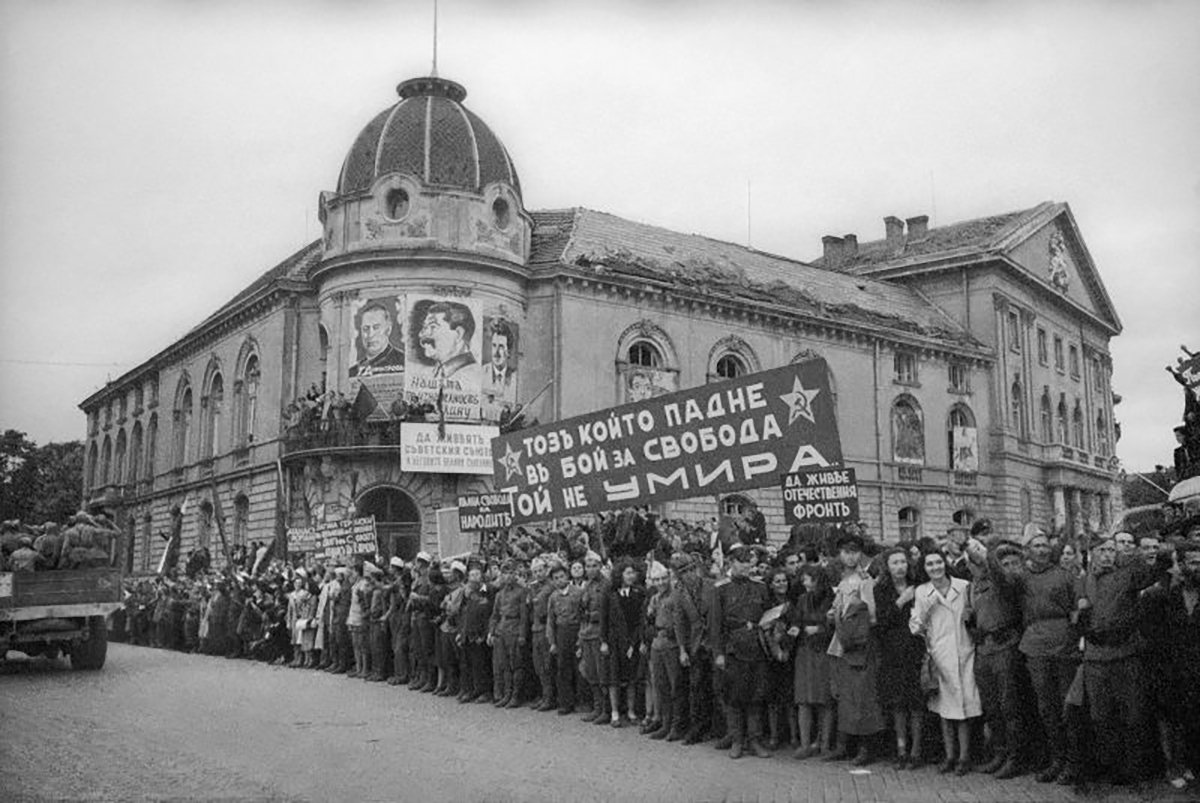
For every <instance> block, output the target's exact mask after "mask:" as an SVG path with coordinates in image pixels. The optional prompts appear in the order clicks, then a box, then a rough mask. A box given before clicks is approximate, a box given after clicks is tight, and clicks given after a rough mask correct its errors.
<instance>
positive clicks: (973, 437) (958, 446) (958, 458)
mask: <svg viewBox="0 0 1200 803" xmlns="http://www.w3.org/2000/svg"><path fill="white" fill-rule="evenodd" d="M952 437H953V440H954V455H953V457H952V459H951V465H952V466H953V467H954V470H955V471H964V472H966V471H978V470H979V436H978V434H977V430H976V429H975V427H954V428H953V435H952Z"/></svg>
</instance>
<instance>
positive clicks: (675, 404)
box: [492, 357, 842, 524]
mask: <svg viewBox="0 0 1200 803" xmlns="http://www.w3.org/2000/svg"><path fill="white" fill-rule="evenodd" d="M492 458H493V460H494V471H495V474H494V476H495V486H496V488H497V489H499V490H503V491H512V492H513V501H514V506H515V511H514V515H513V524H522V523H525V522H530V521H545V520H548V519H552V518H558V517H563V516H577V515H581V514H586V513H596V512H599V511H603V510H611V509H613V508H621V507H629V506H636V505H645V504H655V503H660V502H668V501H671V500H674V499H687V498H691V497H698V496H709V497H711V496H714V495H721V494H726V493H731V492H733V491H741V490H746V489H749V488H762V487H767V486H773V485H778V483H779V480H780V476H781V475H782V474H785V473H791V472H795V471H799V470H802V469H806V468H826V467H830V466H838V465H840V464H841V462H842V447H841V442H840V440H839V439H838V431H837V418H836V415H835V409H834V404H833V396H832V394H831V393H830V390H829V369H828V366H827V365H826V364H825V360H823V359H821V358H820V357H814V358H812V359H809V360H805V361H803V362H799V363H794V364H792V365H788V366H785V367H783V368H774V369H771V370H769V371H762V372H760V373H757V374H749V375H747V376H741V377H737V378H735V379H728V380H724V381H721V382H717V383H712V384H708V385H703V386H701V387H697V388H691V389H688V390H684V391H679V392H676V393H669V394H666V395H662V396H657V397H654V398H650V399H645V400H642V401H637V402H633V403H631V404H625V405H622V406H620V407H614V408H612V409H608V410H600V411H597V412H594V413H588V414H587V415H581V416H576V417H574V418H568V419H565V420H563V421H558V422H555V423H552V424H546V425H544V426H539V427H533V428H530V429H524V430H519V431H516V432H513V433H511V434H506V435H502V436H501V437H498V438H496V439H495V440H493V441H492Z"/></svg>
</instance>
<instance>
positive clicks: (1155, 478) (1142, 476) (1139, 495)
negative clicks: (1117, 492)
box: [1121, 466, 1175, 510]
mask: <svg viewBox="0 0 1200 803" xmlns="http://www.w3.org/2000/svg"><path fill="white" fill-rule="evenodd" d="M1134 474H1137V475H1138V476H1134ZM1174 484H1175V471H1174V470H1173V469H1171V468H1167V467H1165V466H1155V467H1154V471H1138V472H1132V473H1129V474H1126V475H1125V477H1124V478H1123V481H1122V483H1121V498H1122V500H1123V501H1124V502H1125V509H1126V510H1128V509H1130V508H1133V507H1141V506H1142V505H1160V504H1162V503H1163V502H1165V501H1167V494H1166V493H1165V491H1169V490H1170V489H1171V486H1172V485H1174ZM1156 485H1157V486H1158V487H1157V488H1156V487H1154V486H1156ZM1160 488H1161V489H1165V490H1159V489H1160Z"/></svg>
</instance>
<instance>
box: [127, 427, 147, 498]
mask: <svg viewBox="0 0 1200 803" xmlns="http://www.w3.org/2000/svg"><path fill="white" fill-rule="evenodd" d="M143 445H144V443H143V438H142V422H141V421H135V422H133V435H132V436H131V437H130V439H129V468H128V474H129V484H130V485H132V484H134V483H136V482H137V481H138V475H139V474H141V469H142V447H143Z"/></svg>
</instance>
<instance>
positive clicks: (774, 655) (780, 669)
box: [764, 566, 795, 750]
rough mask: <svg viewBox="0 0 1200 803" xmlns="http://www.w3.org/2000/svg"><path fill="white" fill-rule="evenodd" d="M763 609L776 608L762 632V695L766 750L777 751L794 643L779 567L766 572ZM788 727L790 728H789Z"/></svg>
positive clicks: (789, 697)
mask: <svg viewBox="0 0 1200 803" xmlns="http://www.w3.org/2000/svg"><path fill="white" fill-rule="evenodd" d="M766 576H767V609H768V610H771V609H773V608H779V609H780V611H779V618H778V619H776V620H775V625H774V626H772V627H771V628H770V629H769V630H768V631H767V633H766V635H767V644H768V647H769V651H768V657H769V662H768V664H767V666H768V669H767V690H766V695H765V696H764V700H765V704H766V707H767V723H768V726H769V732H770V740H769V741H768V743H767V749H768V750H778V749H779V742H780V727H779V723H780V720H781V719H785V718H786V719H785V721H788V722H790V720H791V716H790V713H789V712H790V711H791V707H792V682H793V677H792V676H793V673H794V671H795V670H794V669H793V664H792V655H793V653H794V651H795V650H794V647H795V642H794V640H793V637H792V635H791V634H790V632H789V626H788V625H789V621H790V619H791V610H792V602H791V598H790V594H789V589H788V579H789V578H788V574H787V572H786V571H784V569H783V567H782V566H781V567H779V568H775V569H771V570H770V571H769V572H767V575H766ZM789 730H791V729H790V728H789Z"/></svg>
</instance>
